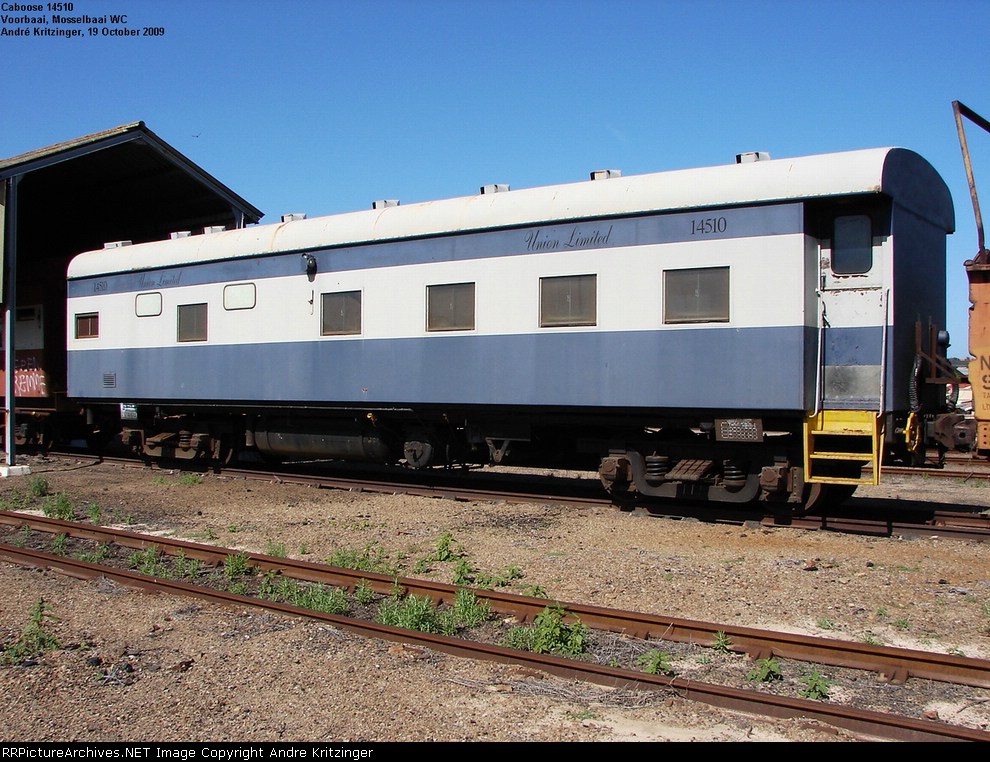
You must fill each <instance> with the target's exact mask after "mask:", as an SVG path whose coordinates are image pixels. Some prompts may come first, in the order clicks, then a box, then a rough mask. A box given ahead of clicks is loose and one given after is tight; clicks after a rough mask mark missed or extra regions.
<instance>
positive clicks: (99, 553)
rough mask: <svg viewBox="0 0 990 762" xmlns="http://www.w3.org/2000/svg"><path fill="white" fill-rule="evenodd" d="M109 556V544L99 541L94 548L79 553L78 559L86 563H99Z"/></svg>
mask: <svg viewBox="0 0 990 762" xmlns="http://www.w3.org/2000/svg"><path fill="white" fill-rule="evenodd" d="M109 556H110V546H109V545H107V544H106V543H105V542H104V543H100V545H98V546H97V548H96V550H86V551H83V552H82V553H80V554H79V556H78V557H79V560H80V561H84V562H85V563H87V564H101V563H103V562H104V561H106V560H107V558H108V557H109Z"/></svg>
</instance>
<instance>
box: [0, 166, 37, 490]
mask: <svg viewBox="0 0 990 762" xmlns="http://www.w3.org/2000/svg"><path fill="white" fill-rule="evenodd" d="M19 180H20V175H14V176H13V177H11V178H9V179H8V180H7V182H6V183H5V185H6V189H5V190H6V204H5V210H4V212H5V213H4V215H3V216H4V218H5V219H4V222H5V223H6V225H5V227H6V230H5V235H4V240H3V249H4V251H3V262H2V264H3V269H4V273H3V284H2V286H3V290H4V292H5V293H4V294H3V337H4V342H3V357H4V369H5V371H6V372H5V374H4V437H3V439H4V446H5V447H6V450H7V465H5V466H0V477H6V476H23V475H25V474H29V473H31V469H30V468H28V467H27V466H18V465H16V463H17V453H16V450H15V439H16V436H15V434H14V432H15V430H16V429H15V426H16V421H15V420H14V407H15V402H16V400H15V399H14V375H15V372H16V366H15V364H14V324H15V323H16V322H17V183H18V181H19Z"/></svg>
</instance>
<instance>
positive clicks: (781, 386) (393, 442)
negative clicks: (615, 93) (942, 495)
mask: <svg viewBox="0 0 990 762" xmlns="http://www.w3.org/2000/svg"><path fill="white" fill-rule="evenodd" d="M953 225H954V218H953V208H952V202H951V198H950V196H949V193H948V191H947V189H946V187H945V184H944V183H943V181H942V180H941V178H940V177H939V176H938V174H937V173H936V172H935V170H934V169H933V168H932V167H931V166H930V165H929V164H928V163H927V162H926V161H925V160H924V159H922V158H921V157H920V156H918V155H917V154H915V153H912V152H910V151H907V150H904V149H896V148H894V149H873V150H864V151H853V152H847V153H838V154H830V155H820V156H809V157H803V158H795V159H783V160H770V159H768V158H765V157H764V156H762V155H742V156H740V157H738V159H737V162H736V163H735V164H730V165H725V166H717V167H708V168H702V169H694V170H683V171H674V172H664V173H657V174H649V175H640V176H626V177H624V176H621V174H619V173H617V172H601V173H593V174H592V179H591V180H590V181H586V182H580V183H572V184H565V185H558V186H552V187H545V188H533V189H523V190H509V189H507V188H505V187H504V186H486V187H485V188H482V192H481V193H480V194H478V195H477V196H471V197H465V198H455V199H450V200H444V201H435V202H428V203H417V204H410V205H398V204H395V203H376V204H374V205H373V208H372V209H370V210H368V211H362V212H354V213H348V214H340V215H334V216H329V217H322V218H316V219H298V220H289V221H285V220H283V222H282V223H281V224H274V225H264V226H254V227H248V228H244V229H240V230H233V231H226V232H218V233H209V234H202V235H193V236H186V237H177V238H175V239H174V240H169V241H163V242H160V243H147V244H141V245H135V246H128V247H122V248H115V249H107V250H102V251H94V252H89V253H85V254H81V255H79V256H78V257H76V258H75V259H74V260H73V261H72V262H71V264H70V266H69V270H68V322H69V324H68V336H69V337H70V338H69V341H68V376H69V389H70V394H71V395H72V396H73V397H75V398H77V399H78V400H80V401H81V402H83V403H84V404H85V405H86V406H87V407H88V408H89V409H90V410H91V412H92V414H93V419H94V420H96V421H99V422H100V423H101V425H102V426H104V427H119V429H120V432H121V437H122V439H123V440H124V441H125V442H126V443H127V444H129V445H130V446H132V447H134V448H136V449H137V450H139V451H141V452H143V453H145V454H146V455H149V456H166V457H186V458H209V459H215V458H226V457H228V456H230V455H231V454H236V455H239V456H242V457H243V456H244V455H249V454H252V453H254V454H256V455H260V456H264V457H269V458H275V459H293V458H327V459H345V460H368V461H379V462H400V461H401V462H404V463H406V464H407V465H409V466H412V467H426V466H430V465H434V464H457V463H491V462H495V463H506V464H509V463H521V464H544V465H557V466H561V465H567V466H572V467H578V468H591V469H597V470H598V471H599V474H600V477H601V479H602V481H603V482H604V484H605V485H606V487H607V488H608V489H609V490H610V491H611V492H612V493H613V494H616V495H644V496H653V497H658V498H663V497H671V498H697V499H708V500H720V501H729V502H748V501H754V500H767V501H779V502H781V503H784V504H792V505H793V504H796V505H806V504H808V503H809V502H810V503H813V502H815V500H817V499H819V498H820V497H822V496H823V495H824V494H825V489H826V488H828V487H829V486H830V485H831V486H832V487H838V488H839V490H840V491H841V490H846V491H851V488H854V486H855V485H856V484H858V483H862V482H864V481H865V482H871V481H875V480H876V479H877V478H878V477H879V472H880V464H881V461H882V459H883V457H884V454H885V453H886V454H888V455H889V454H892V453H900V454H902V455H903V454H905V453H909V452H910V451H911V450H912V449H914V448H915V447H916V446H917V442H918V439H919V432H920V431H921V427H922V423H923V422H924V421H925V420H926V417H927V419H928V420H929V421H930V420H931V418H932V416H934V415H936V414H937V413H939V412H940V410H941V407H942V406H943V405H944V398H945V387H944V386H939V385H938V384H925V383H924V378H925V373H924V372H923V371H922V370H920V369H919V358H927V359H925V360H924V362H928V363H929V364H931V363H933V362H936V356H937V355H938V353H939V351H940V350H939V347H938V346H935V345H934V344H935V343H937V342H935V341H934V338H933V339H932V341H928V340H927V338H926V337H928V336H932V337H934V336H935V335H936V334H935V331H934V329H932V328H931V327H932V326H936V327H937V326H941V325H944V314H945V237H946V234H947V233H949V232H951V231H952V229H953ZM919 325H920V326H922V327H921V328H920V329H919ZM941 346H942V349H944V341H943V342H942V344H941ZM924 362H922V363H921V364H924Z"/></svg>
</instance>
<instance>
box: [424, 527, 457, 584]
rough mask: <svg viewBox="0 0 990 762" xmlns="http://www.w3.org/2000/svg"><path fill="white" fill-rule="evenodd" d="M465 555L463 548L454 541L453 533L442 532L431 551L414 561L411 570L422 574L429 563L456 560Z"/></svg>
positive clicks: (427, 568) (426, 570)
mask: <svg viewBox="0 0 990 762" xmlns="http://www.w3.org/2000/svg"><path fill="white" fill-rule="evenodd" d="M465 555H466V554H465V552H464V548H463V547H462V546H461V545H460V544H457V543H455V542H454V535H452V534H451V533H450V532H444V533H443V534H442V535H440V538H439V539H438V540H437V544H436V547H435V548H434V549H433V552H432V553H430V554H429V555H426V556H423V558H421V559H419V560H418V561H417V562H416V564H415V565H414V566H413V572H414V573H415V574H424V573H425V572H428V571H429V570H430V564H431V563H434V562H437V563H447V562H449V561H458V560H461V559H463V558H464V556H465Z"/></svg>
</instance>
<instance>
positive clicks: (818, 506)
mask: <svg viewBox="0 0 990 762" xmlns="http://www.w3.org/2000/svg"><path fill="white" fill-rule="evenodd" d="M855 491H856V485H855V484H818V483H816V484H807V485H805V488H804V502H803V503H802V505H801V508H800V509H799V510H798V511H796V513H797V514H799V515H804V514H808V513H821V512H822V511H827V510H829V509H830V508H835V507H837V506H839V505H841V504H842V503H844V502H845V501H846V500H848V499H849V498H850V497H852V495H853V493H854V492H855Z"/></svg>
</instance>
